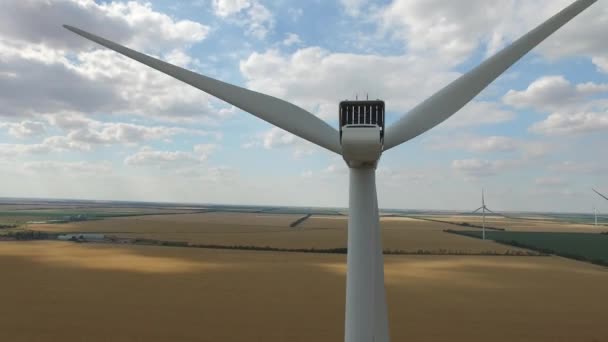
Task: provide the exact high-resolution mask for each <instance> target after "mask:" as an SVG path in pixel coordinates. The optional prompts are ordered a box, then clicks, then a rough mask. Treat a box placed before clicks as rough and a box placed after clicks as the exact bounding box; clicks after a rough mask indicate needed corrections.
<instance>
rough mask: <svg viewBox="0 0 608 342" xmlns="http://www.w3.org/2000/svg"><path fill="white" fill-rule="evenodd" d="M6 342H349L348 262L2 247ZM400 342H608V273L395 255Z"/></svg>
mask: <svg viewBox="0 0 608 342" xmlns="http://www.w3.org/2000/svg"><path fill="white" fill-rule="evenodd" d="M0 269H1V270H2V281H1V282H0V303H2V305H1V306H0V317H2V319H0V341H15V342H20V341H281V342H282V341H340V340H342V339H343V324H344V316H343V315H344V296H345V292H344V291H345V288H344V286H345V256H344V255H322V254H303V253H276V252H249V251H226V250H206V249H193V248H174V247H151V246H127V245H120V246H119V245H106V244H75V243H69V242H50V241H45V242H3V243H0ZM386 284H387V296H388V305H389V311H390V323H391V335H392V339H393V340H394V341H448V340H449V341H467V342H468V341H509V342H511V341H535V342H542V341H547V342H549V341H551V342H553V341H568V342H571V341H607V340H608V325H606V324H605V317H606V315H607V314H608V307H607V306H606V302H607V300H608V291H607V290H606V289H607V288H608V271H607V270H606V269H605V268H601V267H597V266H593V265H589V264H585V263H579V262H575V261H569V260H565V259H561V258H557V257H460V256H387V257H386Z"/></svg>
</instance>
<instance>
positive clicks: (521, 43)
mask: <svg viewBox="0 0 608 342" xmlns="http://www.w3.org/2000/svg"><path fill="white" fill-rule="evenodd" d="M596 1H597V0H577V1H575V2H573V3H572V4H571V5H570V6H568V7H566V8H565V9H563V10H562V11H561V12H559V13H557V14H556V15H554V16H553V17H551V18H549V19H548V20H547V21H545V22H544V23H543V24H541V25H539V26H538V27H536V28H535V29H533V30H532V31H530V32H528V33H527V34H525V35H524V36H522V37H521V38H519V39H518V40H516V41H515V42H513V43H512V44H511V45H509V46H508V47H506V48H504V49H503V50H501V51H500V52H498V53H497V54H495V55H494V56H492V57H490V58H488V59H486V60H485V61H484V62H483V63H481V64H480V65H479V66H477V67H476V68H474V69H473V70H471V71H469V72H468V73H466V74H464V75H462V76H460V77H459V78H458V79H456V80H455V81H453V82H452V83H450V84H448V85H447V86H446V87H444V88H443V89H441V90H439V91H438V92H437V93H435V94H434V95H432V96H431V97H429V98H428V99H426V100H424V101H423V102H422V103H420V104H419V105H417V106H416V107H414V108H413V109H412V110H411V111H410V112H409V113H407V114H406V115H405V116H403V117H401V118H400V119H399V120H397V122H395V123H394V124H392V125H391V126H390V127H388V129H386V130H385V125H384V122H385V120H384V102H383V101H379V100H378V101H367V100H366V101H344V102H341V103H340V106H339V112H340V114H339V117H340V131H339V132H338V131H337V130H336V129H334V128H333V127H331V126H330V125H329V124H327V123H326V122H324V121H322V120H321V119H319V118H317V117H316V116H314V115H313V114H311V113H310V112H307V111H306V110H304V109H302V108H300V107H298V106H296V105H294V104H292V103H289V102H287V101H284V100H281V99H278V98H276V97H273V96H269V95H265V94H262V93H259V92H255V91H251V90H248V89H245V88H242V87H238V86H235V85H232V84H229V83H225V82H222V81H219V80H216V79H213V78H211V77H207V76H203V75H200V74H197V73H194V72H192V71H188V70H186V69H183V68H180V67H178V66H175V65H172V64H169V63H166V62H163V61H161V60H159V59H156V58H153V57H150V56H148V55H145V54H142V53H140V52H137V51H134V50H131V49H129V48H127V47H124V46H122V45H119V44H116V43H114V42H112V41H109V40H107V39H104V38H101V37H99V36H96V35H94V34H91V33H88V32H85V31H83V30H81V29H78V28H75V27H72V26H68V25H64V27H65V28H66V29H68V30H70V31H72V32H74V33H76V34H78V35H80V36H82V37H84V38H87V39H89V40H92V41H94V42H96V43H98V44H100V45H103V46H105V47H107V48H109V49H112V50H114V51H116V52H118V53H120V54H123V55H125V56H127V57H129V58H132V59H134V60H136V61H139V62H141V63H143V64H145V65H147V66H149V67H151V68H154V69H156V70H158V71H161V72H163V73H165V74H168V75H170V76H172V77H174V78H176V79H178V80H180V81H182V82H185V83H187V84H189V85H191V86H193V87H196V88H198V89H200V90H202V91H204V92H206V93H208V94H211V95H213V96H215V97H217V98H219V99H221V100H224V101H226V102H228V103H230V104H232V105H233V106H235V107H237V108H240V109H242V110H244V111H246V112H249V113H251V114H253V115H255V116H257V117H258V118H260V119H262V120H265V121H267V122H269V123H271V124H273V125H275V126H277V127H279V128H282V129H284V130H286V131H288V132H290V133H293V134H295V135H297V136H299V137H300V138H303V139H305V140H308V141H310V142H312V143H314V144H317V145H319V146H321V147H324V148H325V149H327V150H329V151H331V152H334V153H337V154H339V155H341V156H342V157H343V158H344V160H345V161H346V164H347V165H348V167H349V169H350V173H349V177H350V194H349V208H350V209H349V219H348V255H347V272H346V315H345V316H346V318H345V338H344V339H345V341H346V342H372V341H374V342H386V341H389V329H388V314H387V307H386V294H385V289H384V261H383V255H382V242H381V239H380V222H379V216H378V199H377V194H376V178H375V177H376V167H377V164H378V161H379V159H380V156H381V155H382V152H383V151H386V150H388V149H391V148H393V147H396V146H398V145H400V144H402V143H404V142H406V141H409V140H411V139H413V138H415V137H417V136H419V135H420V134H422V133H424V132H426V131H428V130H430V129H431V128H433V127H435V126H436V125H438V124H440V123H441V122H443V121H444V120H446V119H447V118H449V117H450V116H452V115H453V114H454V113H456V112H457V111H459V110H460V109H461V108H462V107H464V106H465V105H466V104H467V103H468V102H469V101H471V100H472V99H473V98H474V97H475V96H477V95H478V94H479V93H480V92H481V91H482V90H484V89H485V88H486V87H487V86H488V85H489V84H490V83H492V82H493V81H494V80H495V79H496V78H498V77H499V76H500V75H501V74H503V73H504V72H505V71H506V70H507V69H508V68H509V67H511V66H512V65H513V64H515V62H517V61H518V60H519V59H521V58H522V57H523V56H524V55H525V54H527V53H528V52H529V51H530V50H532V49H533V48H534V47H535V46H537V45H538V44H540V43H541V42H542V41H543V40H545V39H546V38H547V37H549V36H550V35H552V34H553V33H554V32H555V31H557V30H558V29H559V28H560V27H562V26H563V25H565V24H566V23H567V22H569V21H570V20H571V19H572V18H574V17H576V16H577V15H578V14H580V13H581V12H582V11H584V10H585V9H586V8H588V7H589V6H591V5H592V4H593V3H595V2H596ZM356 72H357V71H356V70H353V73H356ZM484 208H485V206H484ZM486 209H487V208H485V209H484V210H486Z"/></svg>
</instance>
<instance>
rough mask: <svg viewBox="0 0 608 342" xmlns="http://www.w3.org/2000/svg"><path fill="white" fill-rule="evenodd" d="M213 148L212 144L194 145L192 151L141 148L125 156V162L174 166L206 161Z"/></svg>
mask: <svg viewBox="0 0 608 342" xmlns="http://www.w3.org/2000/svg"><path fill="white" fill-rule="evenodd" d="M215 149H216V146H215V145H212V144H209V145H196V146H194V147H193V152H183V151H157V150H152V149H151V148H143V149H142V150H141V151H139V152H137V153H135V154H133V155H131V156H128V157H127V158H125V164H126V165H129V166H152V167H157V168H165V167H170V168H174V167H178V166H186V165H192V164H200V163H202V162H204V161H206V160H207V158H208V157H209V155H210V154H211V153H212V152H213V151H214V150H215Z"/></svg>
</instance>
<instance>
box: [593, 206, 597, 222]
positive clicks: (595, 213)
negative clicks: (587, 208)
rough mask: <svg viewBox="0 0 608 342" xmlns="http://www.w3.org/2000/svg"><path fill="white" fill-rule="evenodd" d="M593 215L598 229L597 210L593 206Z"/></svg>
mask: <svg viewBox="0 0 608 342" xmlns="http://www.w3.org/2000/svg"><path fill="white" fill-rule="evenodd" d="M593 214H594V215H595V226H596V227H597V208H596V207H595V205H594V206H593Z"/></svg>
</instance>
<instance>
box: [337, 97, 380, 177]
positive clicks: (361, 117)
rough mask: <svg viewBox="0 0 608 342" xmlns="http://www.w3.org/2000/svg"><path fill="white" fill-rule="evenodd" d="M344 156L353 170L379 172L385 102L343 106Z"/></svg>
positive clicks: (341, 120)
mask: <svg viewBox="0 0 608 342" xmlns="http://www.w3.org/2000/svg"><path fill="white" fill-rule="evenodd" d="M340 143H341V144H342V156H343V158H344V160H345V161H346V163H347V164H348V166H349V167H351V168H375V167H376V165H377V164H378V160H379V159H380V155H381V154H382V148H383V143H384V101H380V100H375V101H342V102H340Z"/></svg>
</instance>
